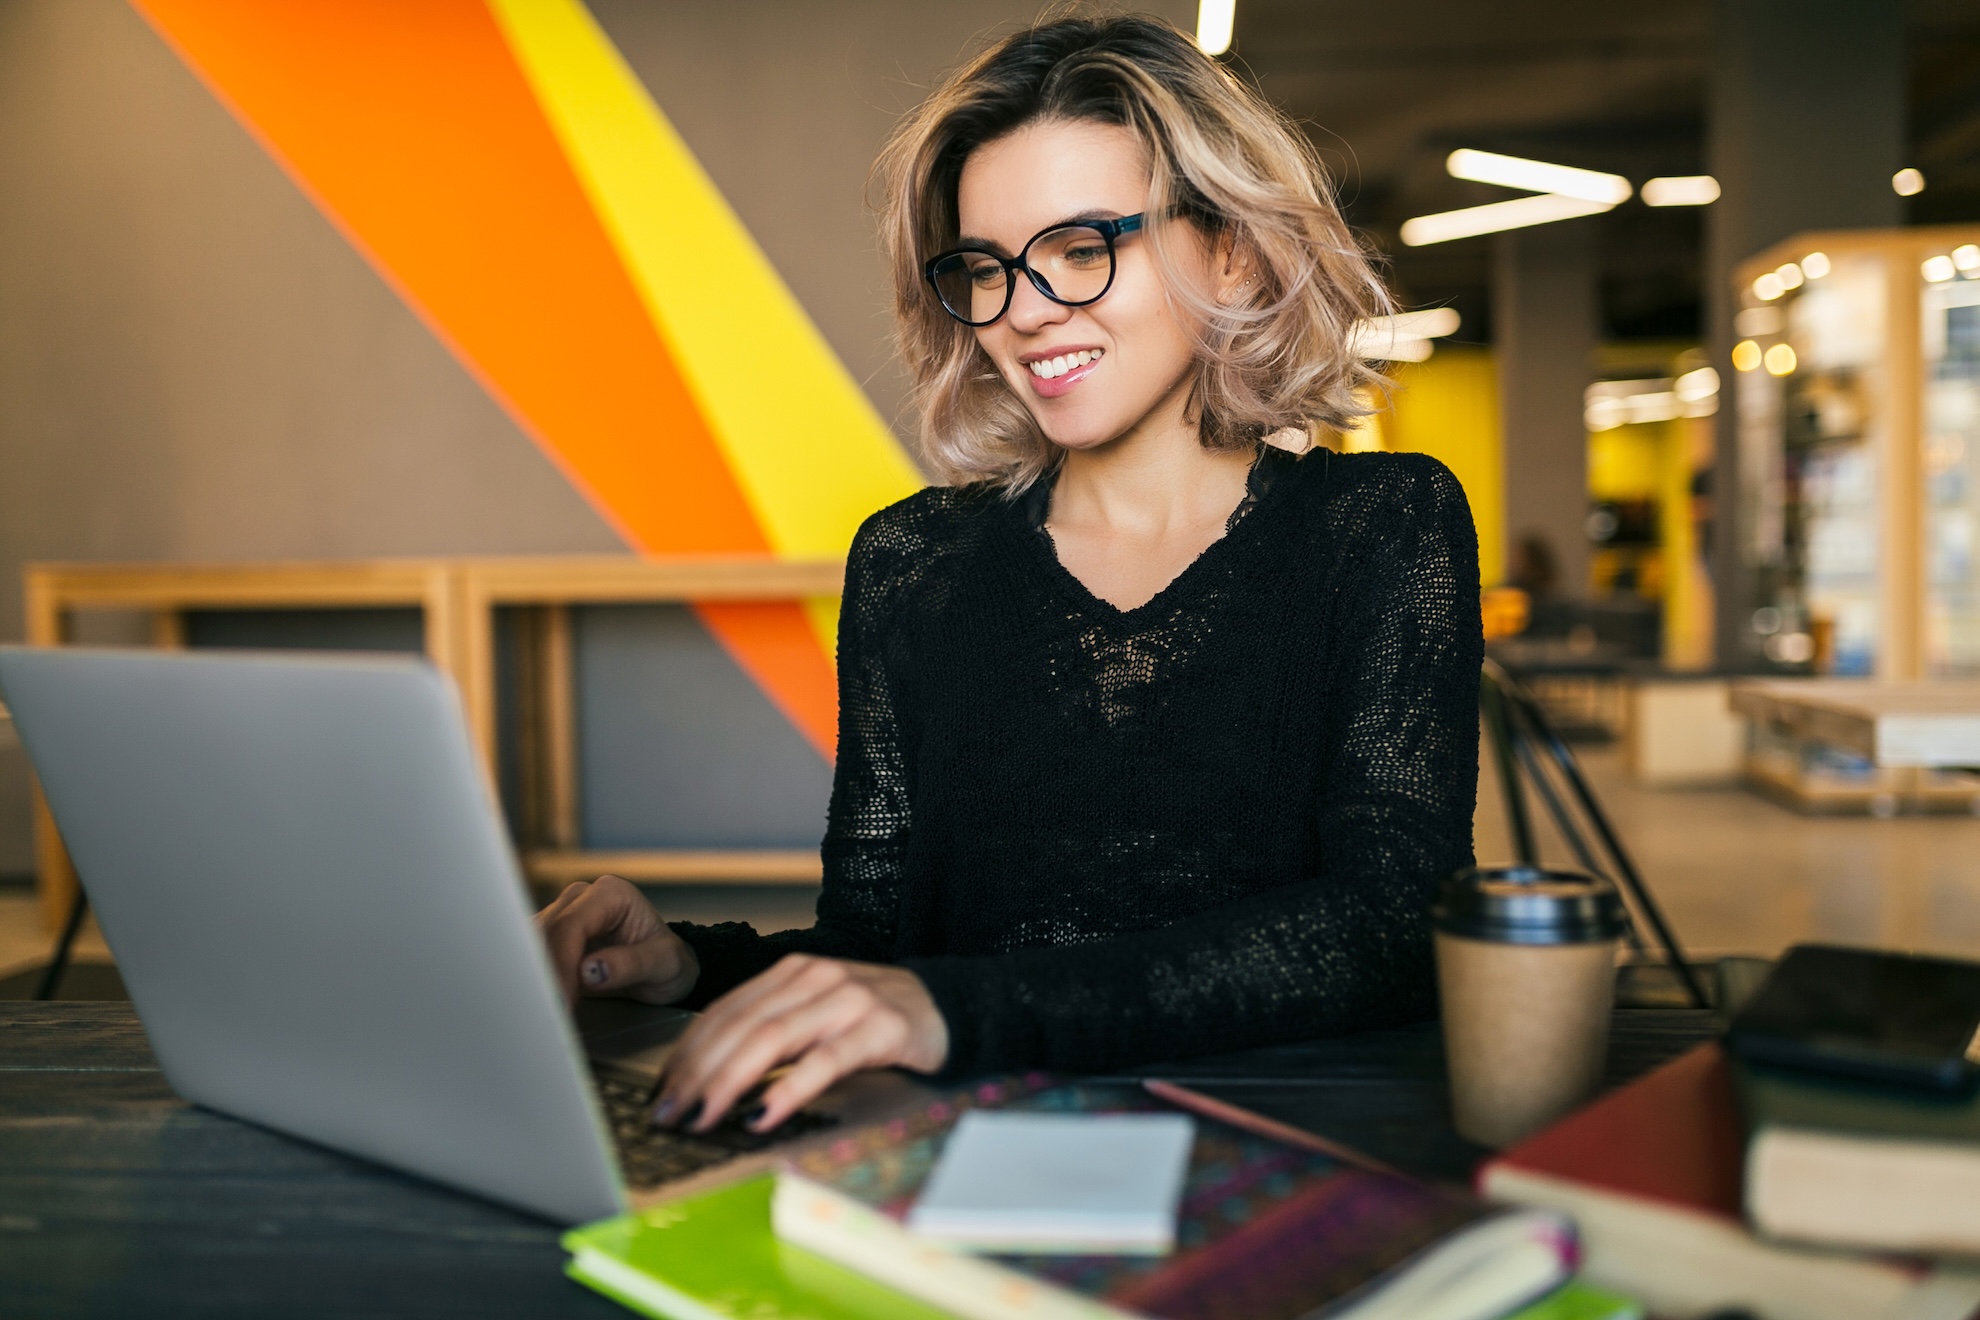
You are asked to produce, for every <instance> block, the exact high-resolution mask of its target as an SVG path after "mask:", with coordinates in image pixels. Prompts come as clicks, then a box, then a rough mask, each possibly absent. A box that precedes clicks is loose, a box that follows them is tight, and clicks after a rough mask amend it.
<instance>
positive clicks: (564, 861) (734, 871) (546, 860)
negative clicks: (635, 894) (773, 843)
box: [522, 848, 824, 885]
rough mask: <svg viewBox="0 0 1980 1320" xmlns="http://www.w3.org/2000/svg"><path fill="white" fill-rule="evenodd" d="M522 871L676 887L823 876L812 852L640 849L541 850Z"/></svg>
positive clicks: (554, 879) (541, 876)
mask: <svg viewBox="0 0 1980 1320" xmlns="http://www.w3.org/2000/svg"><path fill="white" fill-rule="evenodd" d="M522 860H523V873H524V874H525V875H527V876H528V877H529V878H530V880H531V881H532V882H535V883H539V884H558V885H565V884H569V883H570V882H571V881H573V880H590V879H593V878H595V877H597V876H601V875H616V876H622V877H624V878H625V879H627V880H645V881H649V882H656V881H657V882H663V883H664V882H671V883H678V884H707V885H753V884H797V883H809V884H817V883H818V881H819V880H820V879H822V878H823V876H824V867H823V864H822V863H821V862H820V861H819V857H818V850H817V849H816V848H794V849H785V850H779V849H753V848H752V849H734V850H713V849H711V850H705V851H694V850H689V849H641V850H636V851H623V852H610V851H597V852H592V851H589V850H586V849H581V848H571V849H540V850H537V851H534V852H529V853H525V854H524V855H523V859H522Z"/></svg>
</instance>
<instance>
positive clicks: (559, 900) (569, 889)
mask: <svg viewBox="0 0 1980 1320" xmlns="http://www.w3.org/2000/svg"><path fill="white" fill-rule="evenodd" d="M589 888H591V886H590V885H589V884H587V883H586V882H585V881H583V880H574V881H572V882H571V883H570V884H568V885H565V886H564V887H563V888H562V889H560V890H558V891H557V896H556V897H555V898H553V899H551V900H550V901H549V902H548V903H545V904H544V905H543V907H542V908H541V909H540V910H538V912H537V914H536V924H537V925H539V926H542V925H544V924H546V923H548V922H550V921H552V920H554V919H555V918H556V917H558V916H559V915H561V914H562V913H563V912H564V911H565V910H566V909H568V908H569V907H570V905H571V904H572V903H574V902H576V901H577V898H578V895H579V894H582V893H583V892H584V891H585V890H587V889H589Z"/></svg>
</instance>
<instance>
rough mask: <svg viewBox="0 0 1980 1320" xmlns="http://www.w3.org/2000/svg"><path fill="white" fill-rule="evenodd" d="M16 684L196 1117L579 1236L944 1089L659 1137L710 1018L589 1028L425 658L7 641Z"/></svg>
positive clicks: (143, 1008)
mask: <svg viewBox="0 0 1980 1320" xmlns="http://www.w3.org/2000/svg"><path fill="white" fill-rule="evenodd" d="M0 693H4V696H5V699H6V701H7V704H8V706H9V707H10V708H11V709H12V711H13V715H14V719H15V722H16V724H17V726H18V727H19V730H20V735H21V739H22V742H23V743H24V744H25V745H26V747H27V751H28V755H29V758H30V759H31V760H32V762H33V764H34V769H35V773H36V774H37V775H38V776H39V777H40V780H41V784H42V787H43V790H44V792H45V793H46V794H47V797H48V802H49V806H50V807H51V808H52V810H53V812H54V815H55V820H56V822H57V824H58V825H59V827H60V828H61V831H62V835H63V838H64V839H65V841H66V842H67V844H68V846H69V850H70V853H71V854H72V856H73V857H74V859H75V862H76V867H77V870H78V872H79V873H80V874H81V876H82V880H83V887H84V889H85V891H86V892H87V893H88V895H89V899H90V903H91V905H92V907H93V908H94V910H95V912H96V915H97V919H98V921H99V923H100V925H101V926H102V929H103V935H104V939H105V940H106V941H107V942H108V944H109V946H110V950H111V952H112V954H113V955H114V956H115V957H116V959H117V966H118V970H119V971H120V972H121V973H122V976H123V979H124V983H125V985H126V987H127V988H128V990H129V992H130V996H131V999H132V1002H133V1004H134V1005H135V1007H136V1009H137V1012H138V1016H139V1017H140V1018H141V1019H142V1020H143V1022H144V1026H145V1030H146V1032H147V1034H148V1035H149V1036H150V1039H151V1043H152V1047H153V1049H154V1050H155V1051H156V1053H157V1056H158V1061H159V1064H160V1066H161V1067H162V1068H163V1070H164V1073H165V1076H166V1078H167V1080H169V1081H170V1082H171V1084H172V1086H173V1087H174V1088H175V1089H176V1090H177V1091H178V1092H179V1094H181V1095H182V1096H184V1097H185V1098H186V1099H188V1100H190V1101H193V1102H194V1103H197V1104H202V1105H206V1106H208V1107H210V1108H213V1109H217V1110H221V1111H223V1112H226V1113H229V1114H234V1115H237V1116H239V1117H241V1118H245V1119H248V1120H250V1121H252V1122H256V1123H260V1124H264V1125H266V1126H268V1127H271V1128H276V1129H279V1130H281V1131H283V1132H288V1133H292V1134H294V1135H296V1136H300V1137H304V1138H307V1139H309V1140H311V1141H316V1142H320V1143H322V1144H324V1145H326V1146H332V1147H335V1148H337V1149H339V1150H343V1151H347V1152H350V1153H352V1154H355V1155H359V1156H363V1157H365V1158H368V1159H372V1160H376V1161H378V1162H380V1163H383V1164H389V1165H392V1166H394V1167H397V1168H400V1169H405V1170H408V1171H410V1172H414V1173H418V1174H423V1175H425V1176H427V1177H430V1178H433V1179H436V1180H438V1181H440V1182H444V1183H448V1184H450V1185H452V1186H455V1187H458V1188H463V1189H466V1190H468V1191H472V1192H476V1193H479V1194H481V1195H484V1196H488V1197H491V1198H493V1199H496V1200H499V1201H503V1202H506V1203H508V1204H511V1205H514V1206H519V1207H522V1208H524V1209H527V1210H530V1211H533V1212H536V1213H538V1214H542V1215H545V1216H548V1217H550V1218H552V1219H555V1220H558V1221H560V1222H565V1223H576V1222H581V1221H584V1220H588V1219H595V1218H599V1217H601V1216H605V1215H610V1214H615V1213H618V1212H620V1211H622V1210H624V1209H626V1208H628V1207H630V1206H635V1205H640V1204H645V1203H647V1202H649V1201H652V1200H657V1199H664V1198H666V1197H667V1196H670V1195H675V1194H679V1193H681V1192H683V1191H686V1190H690V1189H692V1188H696V1187H700V1186H705V1185H709V1184H712V1183H715V1182H720V1181H726V1180H727V1179H729V1178H731V1177H737V1176H743V1175H744V1174H746V1173H748V1172H750V1171H753V1170H755V1169H759V1168H762V1167H764V1166H766V1165H768V1164H770V1163H773V1162H774V1161H775V1160H776V1159H778V1158H779V1157H780V1156H784V1155H788V1154H792V1153H795V1152H796V1151H797V1150H799V1149H801V1148H802V1147H803V1146H804V1145H807V1144H811V1143H815V1142H819V1141H829V1140H831V1139H833V1138H832V1133H833V1131H834V1130H835V1129H842V1127H843V1125H846V1124H853V1123H861V1122H867V1121H873V1120H876V1119H880V1118H884V1117H888V1116H891V1115H893V1114H896V1113H900V1112H903V1111H905V1110H907V1109H910V1108H913V1107H915V1106H918V1105H921V1104H925V1103H927V1101H928V1099H929V1098H930V1097H931V1096H932V1092H930V1091H929V1090H928V1088H925V1087H922V1086H920V1085H919V1084H917V1083H915V1082H913V1081H911V1080H910V1079H908V1078H907V1077H905V1076H904V1075H902V1074H899V1073H878V1074H867V1075H864V1076H861V1077H857V1078H854V1079H851V1080H850V1081H849V1082H847V1083H842V1084H841V1085H840V1086H839V1087H836V1088H834V1090H833V1091H832V1092H830V1093H828V1094H827V1095H826V1096H825V1097H822V1098H821V1100H820V1101H819V1102H817V1103H815V1104H814V1105H813V1106H811V1107H810V1109H809V1110H807V1112H806V1113H804V1114H802V1115H799V1116H798V1117H797V1118H795V1119H793V1120H792V1121H791V1122H790V1123H787V1124H786V1125H785V1130H783V1131H781V1132H779V1133H777V1134H774V1135H773V1136H771V1137H768V1138H766V1137H761V1136H758V1135H756V1134H752V1133H749V1132H747V1131H746V1130H745V1129H743V1128H741V1127H740V1125H738V1124H735V1123H733V1122H732V1123H730V1124H727V1125H725V1126H724V1127H723V1128H722V1129H720V1130H718V1131H717V1132H716V1133H715V1134H713V1135H712V1136H710V1137H707V1138H695V1137H690V1136H687V1135H685V1134H678V1133H672V1132H666V1131H660V1130H655V1129H652V1128H650V1127H649V1126H648V1125H647V1124H646V1122H645V1120H644V1112H645V1111H644V1102H645V1101H646V1100H647V1098H648V1096H649V1095H650V1090H651V1086H652V1082H653V1080H654V1078H655V1076H656V1074H657V1071H658V1068H659V1065H660V1062H661V1061H662V1060H663V1059H664V1057H665V1053H666V1050H667V1048H668V1043H669V1042H670V1041H671V1040H672V1039H673V1038H674V1037H675V1036H676V1035H678V1034H679V1032H680V1030H681V1028H682V1027H683V1026H684V1025H685V1023H686V1022H687V1021H689V1020H690V1015H689V1014H686V1013H683V1012H681V1011H679V1010H672V1009H654V1008H647V1007H644V1006H641V1005H636V1004H631V1003H626V1002H620V1001H587V1002H586V1003H584V1004H581V1005H580V1011H579V1014H578V1019H579V1023H581V1024H582V1026H583V1028H584V1029H583V1032H582V1036H581V1035H580V1032H579V1030H578V1029H577V1024H574V1023H573V1021H572V1019H571V1016H570V1015H569V1014H567V1013H566V1011H565V1008H564V1004H563V1000H562V997H561V995H560V994H559V992H558V990H557V988H556V986H555V984H554V982H553V980H552V976H551V971H550V965H549V961H548V957H547V955H546V953H545V951H544V949H543V946H542V943H541V941H540V940H539V938H538V936H537V934H536V931H535V929H534V927H533V926H532V925H531V921H530V916H531V907H530V902H529V897H528V891H527V888H526V887H525V885H524V882H523V879H522V875H521V872H520V870H519V868H518V866H517V863H516V858H515V854H514V852H513V851H512V849H511V847H510V845H509V840H508V837H507V835H506V833H505V831H504V830H503V827H502V822H501V816H500V811H499V808H498V807H497V805H496V802H495V800H494V797H493V790H492V787H491V785H490V784H489V781H488V780H487V778H486V777H485V775H484V772H483V770H482V767H481V765H480V763H479V762H478V761H477V759H476V757H475V754H474V752H473V750H472V749H471V747H470V744H469V741H468V735H467V729H466V725H465V722H464V721H463V719H462V714H461V708H460V702H459V699H458V697H457V695H456V693H455V691H454V688H453V686H452V684H451V683H450V682H449V681H448V680H447V679H446V678H445V677H443V676H442V675H441V674H439V673H438V672H437V671H435V670H434V669H433V668H432V667H431V666H430V665H428V664H426V663H425V662H424V661H421V660H418V659H413V658H398V657H391V656H323V655H312V654H299V653H287V654H285V653H273V654H270V653H261V654H253V653H241V652H229V653H224V654H215V653H205V654H198V653H193V654H188V653H184V652H177V653H167V652H155V651H154V652H146V651H102V650H85V649H69V648H63V649H37V648H24V647H0ZM588 1056H589V1057H588Z"/></svg>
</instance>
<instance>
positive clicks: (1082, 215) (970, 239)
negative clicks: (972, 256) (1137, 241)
mask: <svg viewBox="0 0 1980 1320" xmlns="http://www.w3.org/2000/svg"><path fill="white" fill-rule="evenodd" d="M1127 215H1128V212H1126V211H1115V210H1110V209H1109V208H1107V207H1104V206H1103V207H1093V208H1090V209H1088V210H1085V211H1075V212H1073V214H1071V215H1069V216H1066V217H1065V218H1063V219H1060V220H1054V221H1053V222H1052V223H1051V224H1049V225H1046V226H1045V227H1044V228H1043V229H1041V230H1039V231H1038V233H1039V234H1049V233H1051V232H1052V231H1053V230H1054V229H1064V228H1065V227H1066V226H1067V225H1083V224H1085V223H1086V222H1087V221H1089V220H1120V219H1124V218H1125V217H1126V216H1127ZM1037 236H1038V235H1037V234H1034V235H1032V237H1033V238H1036V237H1037ZM956 246H957V247H959V248H981V249H982V250H983V251H985V252H994V253H996V254H997V255H998V256H1000V257H1008V256H1010V255H1011V254H1010V249H1008V248H1006V247H1005V246H1004V245H1003V244H1002V243H999V242H998V241H997V240H995V239H993V238H979V237H977V236H976V235H975V234H964V235H963V236H962V237H961V238H958V239H957V240H956Z"/></svg>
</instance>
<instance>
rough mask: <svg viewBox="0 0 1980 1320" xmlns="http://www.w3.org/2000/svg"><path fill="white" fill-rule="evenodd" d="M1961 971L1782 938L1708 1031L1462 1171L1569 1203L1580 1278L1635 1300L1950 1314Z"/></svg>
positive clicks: (1812, 1316)
mask: <svg viewBox="0 0 1980 1320" xmlns="http://www.w3.org/2000/svg"><path fill="white" fill-rule="evenodd" d="M1948 968H1951V969H1953V970H1952V971H1951V972H1948ZM1959 968H1964V971H1963V972H1960V971H1958V970H1957V969H1959ZM1925 973H1930V974H1931V975H1932V976H1934V977H1938V978H1940V979H1939V980H1938V982H1937V983H1936V984H1934V985H1933V986H1932V987H1931V989H1930V991H1929V993H1926V994H1922V995H1921V994H1919V993H1915V991H1916V990H1917V988H1918V982H1919V978H1920V976H1921V974H1925ZM1948 975H1949V976H1950V977H1951V979H1950V980H1948V979H1946V978H1947V976H1948ZM1962 977H1964V978H1971V980H1972V984H1973V985H1975V986H1980V968H1975V967H1974V966H1973V965H1971V964H1945V963H1944V961H1943V960H1926V959H1907V958H1899V957H1897V956H1895V955H1876V954H1870V953H1866V952H1863V951H1856V950H1833V949H1808V950H1794V951H1791V953H1790V956H1789V958H1788V959H1787V960H1785V961H1784V962H1783V964H1782V967H1781V969H1780V971H1779V972H1777V973H1776V976H1775V978H1774V979H1773V980H1772V981H1770V982H1769V984H1768V986H1767V987H1764V988H1763V989H1762V991H1761V992H1760V996H1759V998H1758V999H1756V1001H1755V1003H1754V1004H1753V1005H1752V1006H1751V1007H1750V1008H1749V1009H1748V1010H1747V1011H1745V1012H1743V1013H1742V1014H1741V1017H1740V1018H1739V1019H1737V1020H1735V1022H1734V1024H1733V1029H1732V1031H1731V1032H1730V1033H1729V1036H1728V1041H1727V1043H1726V1044H1723V1045H1722V1044H1717V1043H1715V1044H1710V1045H1703V1046H1700V1047H1698V1048H1697V1049H1695V1050H1693V1051H1691V1052H1690V1053H1688V1054H1685V1055H1683V1056H1681V1057H1680V1058H1678V1059H1676V1060H1674V1061H1673V1062H1671V1063H1669V1064H1667V1065H1665V1066H1664V1067H1662V1068H1660V1069H1658V1070H1656V1071H1655V1072H1652V1073H1650V1074H1649V1075H1647V1076H1645V1077H1643V1078H1641V1079H1639V1080H1638V1081H1636V1082H1635V1083H1633V1084H1631V1085H1629V1086H1626V1087H1623V1088H1622V1089H1620V1090H1618V1091H1615V1092H1613V1093H1611V1094H1610V1095H1608V1096H1606V1097H1604V1098H1603V1099H1601V1100H1599V1101H1597V1102H1596V1103H1595V1104H1593V1105H1591V1106H1589V1107H1588V1108H1586V1109H1584V1110H1582V1111H1580V1112H1579V1113H1576V1114H1573V1115H1571V1116H1569V1117H1568V1118H1566V1119H1563V1120H1562V1121H1561V1122H1559V1123H1558V1124H1556V1125H1555V1126H1553V1127H1552V1128H1549V1129H1548V1130H1546V1131H1544V1132H1542V1133H1541V1134H1539V1135H1538V1136H1536V1137H1534V1138H1532V1139H1530V1140H1528V1141H1527V1142H1525V1143H1524V1144H1522V1145H1519V1146H1516V1147H1514V1148H1512V1149H1511V1150H1508V1151H1506V1152H1505V1153H1504V1154H1503V1155H1501V1156H1499V1157H1498V1158H1496V1159H1493V1160H1491V1161H1489V1162H1488V1163H1486V1164H1485V1165H1484V1167H1483V1168H1482V1169H1481V1170H1480V1172H1479V1176H1478V1190H1479V1191H1480V1192H1481V1193H1482V1194H1483V1195H1485V1196H1486V1197H1487V1198H1489V1199H1492V1200H1496V1201H1500V1202H1503V1203H1507V1204H1516V1205H1525V1206H1529V1207H1545V1208H1550V1209H1554V1210H1558V1211H1560V1212H1562V1213H1563V1214H1566V1215H1569V1216H1572V1217H1573V1219H1574V1221H1575V1223H1576V1225H1577V1226H1578V1228H1579V1230H1580V1233H1581V1240H1582V1245H1583V1249H1584V1251H1585V1253H1586V1257H1585V1262H1584V1271H1585V1274H1586V1277H1588V1278H1589V1279H1591V1280H1593V1281H1595V1282H1597V1283H1599V1284H1602V1285H1604V1286H1608V1287H1614V1288H1617V1289H1619V1290H1621V1291H1624V1292H1628V1293H1630V1294H1631V1295H1633V1296H1636V1297H1638V1298H1639V1299H1641V1300H1642V1301H1643V1302H1644V1304H1645V1305H1646V1306H1647V1307H1648V1308H1649V1309H1650V1310H1651V1312H1652V1313H1653V1314H1657V1315H1669V1316H1693V1315H1704V1314H1709V1313H1712V1312H1714V1311H1718V1310H1743V1311H1746V1312H1748V1313H1750V1314H1752V1315H1753V1316H1755V1317H1759V1320H1830V1318H1831V1317H1833V1320H1863V1318H1864V1317H1879V1318H1883V1317H1889V1318H1891V1320H1897V1318H1899V1317H1904V1318H1906V1320H1910V1318H1912V1317H1916V1318H1917V1320H1938V1318H1939V1317H1943V1318H1944V1320H1964V1318H1965V1317H1968V1316H1971V1315H1973V1314H1974V1313H1975V1312H1976V1310H1980V1094H1976V1092H1975V1089H1974V1086H1975V1082H1976V1080H1980V1079H1976V1078H1975V1076H1974V1075H1973V1074H1974V1067H1973V1063H1972V1061H1971V1060H1969V1059H1967V1058H1966V1057H1965V1056H1966V1055H1967V1054H1968V1053H1969V1052H1970V1051H1971V1049H1972V1041H1973V1039H1974V1031H1975V1026H1976V1023H1980V998H1975V997H1973V996H1972V995H1971V994H1964V995H1963V993H1962V992H1957V991H1954V990H1949V988H1948V987H1949V986H1952V985H1953V984H1955V983H1956V982H1957V981H1959V980H1960V979H1961V978H1962ZM1907 982H1909V983H1911V992H1906V989H1905V987H1906V984H1907ZM1928 1025H1929V1028H1930V1029H1929V1030H1925V1029H1923V1028H1925V1027H1927V1026H1928ZM1934 1037H1936V1039H1934Z"/></svg>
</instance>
